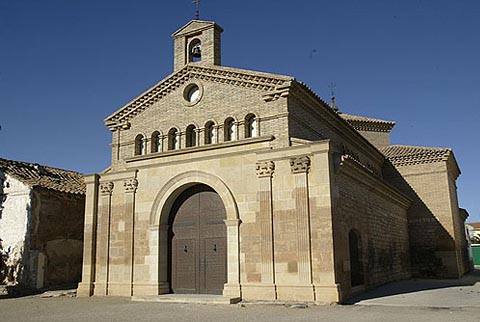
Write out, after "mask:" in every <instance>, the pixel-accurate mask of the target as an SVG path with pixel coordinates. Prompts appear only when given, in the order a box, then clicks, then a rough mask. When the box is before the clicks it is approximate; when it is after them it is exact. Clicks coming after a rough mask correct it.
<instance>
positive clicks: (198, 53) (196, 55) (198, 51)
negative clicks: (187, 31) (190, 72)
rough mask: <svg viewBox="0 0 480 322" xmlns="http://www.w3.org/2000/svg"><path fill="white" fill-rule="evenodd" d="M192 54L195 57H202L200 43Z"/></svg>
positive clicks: (193, 49)
mask: <svg viewBox="0 0 480 322" xmlns="http://www.w3.org/2000/svg"><path fill="white" fill-rule="evenodd" d="M192 56H193V57H195V58H200V57H202V50H201V49H200V45H196V46H195V47H193V48H192Z"/></svg>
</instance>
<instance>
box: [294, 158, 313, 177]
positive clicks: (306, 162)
mask: <svg viewBox="0 0 480 322" xmlns="http://www.w3.org/2000/svg"><path fill="white" fill-rule="evenodd" d="M290 170H291V171H292V173H293V174H297V173H308V172H309V171H310V157H308V156H302V157H297V158H292V159H290Z"/></svg>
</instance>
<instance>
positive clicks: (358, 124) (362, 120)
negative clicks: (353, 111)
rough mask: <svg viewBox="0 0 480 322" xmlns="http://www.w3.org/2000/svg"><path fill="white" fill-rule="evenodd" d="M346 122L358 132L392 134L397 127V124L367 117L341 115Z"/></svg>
mask: <svg viewBox="0 0 480 322" xmlns="http://www.w3.org/2000/svg"><path fill="white" fill-rule="evenodd" d="M339 115H340V116H341V117H342V118H343V119H344V120H345V121H347V122H348V123H349V124H350V125H351V126H353V128H355V130H357V131H375V132H390V131H391V130H392V128H393V127H394V126H395V122H393V121H386V120H380V119H374V118H370V117H365V116H357V115H350V114H344V113H340V114H339Z"/></svg>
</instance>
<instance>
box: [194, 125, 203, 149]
mask: <svg viewBox="0 0 480 322" xmlns="http://www.w3.org/2000/svg"><path fill="white" fill-rule="evenodd" d="M193 131H194V132H195V141H196V142H195V145H194V146H201V145H203V144H202V142H201V135H200V133H201V132H202V130H201V129H198V128H196V129H194V130H193Z"/></svg>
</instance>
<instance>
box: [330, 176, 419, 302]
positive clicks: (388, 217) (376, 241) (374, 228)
mask: <svg viewBox="0 0 480 322" xmlns="http://www.w3.org/2000/svg"><path fill="white" fill-rule="evenodd" d="M335 178H336V179H335V182H336V194H335V202H334V204H335V211H334V227H335V229H334V233H335V237H334V240H335V252H336V253H335V264H336V265H335V267H336V272H337V282H339V283H340V284H341V288H342V295H343V297H344V298H346V297H348V296H349V294H351V292H352V289H351V280H350V266H349V265H350V257H349V241H348V238H349V237H348V236H349V232H350V230H352V229H353V230H354V231H355V232H356V233H357V235H358V236H359V237H360V243H361V261H362V266H363V272H364V281H365V287H366V288H371V287H374V286H377V285H380V284H384V283H387V282H391V281H395V280H400V279H405V278H408V277H409V275H410V274H409V240H408V227H407V218H406V209H404V208H402V207H401V206H399V205H398V204H396V203H394V202H392V201H391V200H389V198H386V197H385V196H382V195H380V194H378V193H376V192H375V191H373V190H372V189H369V188H367V187H366V186H364V185H362V184H360V183H358V182H357V181H354V180H351V179H349V178H348V177H347V176H345V175H338V176H336V177H335Z"/></svg>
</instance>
